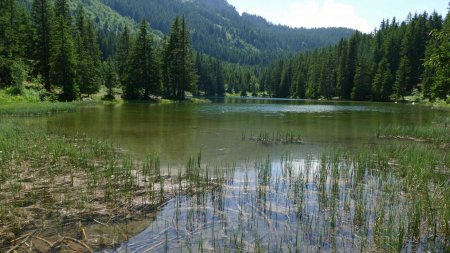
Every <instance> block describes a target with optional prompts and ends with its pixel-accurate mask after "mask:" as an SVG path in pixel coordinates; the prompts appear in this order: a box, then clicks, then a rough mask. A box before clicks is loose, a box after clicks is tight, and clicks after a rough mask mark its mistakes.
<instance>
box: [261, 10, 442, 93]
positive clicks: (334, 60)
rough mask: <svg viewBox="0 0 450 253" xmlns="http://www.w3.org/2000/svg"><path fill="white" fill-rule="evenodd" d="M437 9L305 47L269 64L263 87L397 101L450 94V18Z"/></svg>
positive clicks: (263, 72) (281, 91) (265, 88)
mask: <svg viewBox="0 0 450 253" xmlns="http://www.w3.org/2000/svg"><path fill="white" fill-rule="evenodd" d="M449 17H450V16H449V14H447V16H446V18H445V20H444V19H443V18H442V16H440V15H438V14H437V13H435V12H434V13H432V14H431V15H429V14H428V13H423V14H415V15H411V14H410V15H409V16H408V18H407V20H406V21H404V22H401V23H399V22H398V21H397V20H396V19H395V18H394V19H392V20H383V21H382V23H381V25H380V28H379V29H378V30H376V31H375V32H373V33H372V34H362V33H359V32H358V33H355V34H354V35H353V36H351V37H350V38H349V39H343V40H341V41H340V42H339V43H338V44H337V45H335V46H331V47H327V48H323V49H317V50H314V51H312V52H308V53H302V54H300V55H298V56H297V57H295V58H294V59H292V60H284V61H283V60H281V61H278V62H276V63H273V64H271V66H270V67H268V68H266V69H264V70H263V71H262V72H261V75H260V76H259V82H260V89H261V90H266V91H267V92H268V93H269V94H270V95H272V96H274V97H280V98H287V97H294V98H320V97H323V98H327V99H330V98H334V97H336V98H341V99H346V100H374V101H391V100H399V99H403V98H404V97H405V96H407V95H411V94H413V93H414V94H419V93H421V94H422V96H423V97H425V98H429V99H437V98H440V99H447V98H448V96H449V95H450V68H449V63H450V19H449Z"/></svg>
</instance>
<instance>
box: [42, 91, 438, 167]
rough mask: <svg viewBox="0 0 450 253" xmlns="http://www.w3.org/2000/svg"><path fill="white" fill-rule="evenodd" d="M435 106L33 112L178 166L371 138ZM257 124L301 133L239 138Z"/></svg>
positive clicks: (261, 104)
mask: <svg viewBox="0 0 450 253" xmlns="http://www.w3.org/2000/svg"><path fill="white" fill-rule="evenodd" d="M435 114H436V112H434V111H432V110H431V109H429V108H423V107H418V106H413V105H396V104H380V103H353V102H317V101H301V100H271V99H240V98H229V99H217V100H214V102H213V103H211V104H188V103H186V104H185V103H180V104H169V105H155V104H123V105H107V106H103V105H95V106H87V107H84V108H82V109H81V110H79V111H78V112H75V113H68V114H59V115H55V116H51V117H48V118H42V119H39V123H40V124H46V126H47V128H48V129H49V130H50V131H51V130H58V131H63V132H65V133H67V134H76V133H86V134H87V135H88V136H90V137H95V138H104V139H107V140H108V141H111V142H112V143H114V144H116V145H120V147H121V148H124V149H125V150H127V151H128V152H130V153H131V154H132V155H134V156H136V157H137V158H143V157H145V156H146V155H147V154H149V153H153V152H156V153H158V154H159V155H160V157H161V162H162V164H163V165H170V166H174V167H176V166H181V165H185V163H186V160H187V159H188V158H189V157H190V156H192V155H195V154H196V153H198V152H200V151H201V152H202V154H203V158H204V160H205V161H206V162H210V163H218V162H240V161H249V160H252V159H255V158H259V157H261V156H265V155H267V154H271V156H273V157H279V156H281V155H283V154H285V153H286V152H289V153H298V154H307V153H310V152H316V151H320V150H323V149H324V148H325V149H326V148H333V147H336V146H341V145H346V146H355V145H357V144H369V143H373V142H376V141H377V138H376V130H377V129H378V128H379V127H382V126H384V125H387V124H396V123H400V124H407V125H408V124H415V125H421V124H426V123H428V122H429V121H431V120H432V119H433V118H434V117H435ZM260 132H267V133H269V134H273V133H287V132H291V133H293V134H295V135H299V136H301V138H302V139H303V141H304V144H303V145H261V144H258V143H256V142H252V141H248V140H247V141H244V140H242V136H243V135H246V136H247V137H248V136H251V135H258V133H260Z"/></svg>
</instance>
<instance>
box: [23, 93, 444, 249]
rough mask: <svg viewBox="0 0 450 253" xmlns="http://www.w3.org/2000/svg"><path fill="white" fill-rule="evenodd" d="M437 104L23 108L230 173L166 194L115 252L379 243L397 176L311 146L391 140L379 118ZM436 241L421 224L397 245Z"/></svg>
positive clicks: (72, 128)
mask: <svg viewBox="0 0 450 253" xmlns="http://www.w3.org/2000/svg"><path fill="white" fill-rule="evenodd" d="M441 113H442V112H440V111H438V110H433V109H431V108H429V107H421V106H417V105H411V104H387V103H357V102H322V101H305V100H274V99H241V98H227V99H216V100H213V102H212V103H209V104H192V103H176V104H165V105H156V104H123V105H106V106H104V105H91V106H83V107H82V108H80V110H78V111H77V112H74V113H65V114H57V115H53V116H49V117H42V118H35V119H26V120H27V121H28V123H29V124H39V125H41V126H42V125H44V127H46V128H47V129H48V131H49V132H54V131H57V132H63V133H64V134H67V135H69V136H71V135H72V136H75V135H76V134H80V133H82V134H86V135H87V136H88V137H94V138H102V139H105V140H108V141H109V142H111V143H113V144H114V145H118V146H120V147H121V148H123V149H124V150H125V151H126V152H128V153H129V154H131V155H132V156H134V157H135V158H137V159H138V160H139V159H144V158H145V157H146V156H147V155H149V154H151V153H155V152H156V153H158V154H159V156H160V158H161V164H162V167H163V168H164V167H165V166H169V167H170V168H180V167H182V166H184V165H186V162H187V160H188V159H189V157H192V156H194V155H196V154H198V153H199V152H201V153H202V162H203V163H206V164H209V165H212V166H218V167H216V168H221V167H220V166H222V167H223V170H224V171H227V173H228V174H227V180H226V181H225V182H224V184H223V185H220V186H217V187H216V188H214V189H213V190H212V191H208V192H206V193H202V194H200V195H196V196H188V195H185V194H181V195H178V196H176V197H175V198H173V199H171V200H170V201H169V202H167V203H166V204H165V205H163V206H162V207H161V209H160V210H159V212H158V213H157V214H156V217H155V218H154V219H153V220H152V221H151V222H150V225H149V227H148V228H147V229H145V230H144V231H142V233H140V234H138V235H135V236H133V237H131V238H130V240H129V241H127V242H125V243H123V244H122V245H118V247H117V248H115V249H113V252H257V251H258V249H259V247H261V248H262V249H264V250H263V251H261V252H318V251H321V252H360V251H363V252H364V251H366V250H367V251H370V248H371V247H373V246H374V245H377V246H378V247H381V248H382V247H384V246H383V245H385V246H386V243H385V242H384V241H380V238H385V237H384V236H383V235H382V234H380V232H379V231H380V230H379V227H378V230H377V226H375V223H376V221H379V218H377V217H380V215H381V214H382V215H381V217H389V219H390V220H392V221H394V222H393V223H392V224H391V225H381V227H382V229H388V231H387V232H383V233H387V234H386V235H389V233H394V234H396V233H398V232H399V231H402V230H401V228H400V224H409V222H410V221H411V219H410V217H409V216H408V215H406V216H405V214H404V213H403V211H402V210H403V209H405V208H407V207H409V208H410V206H411V203H410V202H409V201H408V200H406V199H403V198H398V196H399V194H400V193H401V192H402V187H403V181H402V180H399V179H398V178H397V177H396V176H395V175H394V174H391V173H387V174H386V173H382V172H378V171H377V170H371V168H370V166H369V167H367V168H363V170H362V172H361V167H358V165H356V164H354V163H352V162H351V161H345V159H344V160H342V161H340V162H336V161H335V163H332V164H329V163H327V161H326V159H325V160H321V158H320V157H319V155H320V154H321V153H323V152H324V151H327V150H332V149H335V148H342V147H344V148H345V149H346V150H352V149H359V148H361V147H364V148H369V149H370V148H371V147H372V144H378V143H382V142H390V141H391V140H382V139H379V138H377V136H376V133H377V130H378V129H381V128H384V127H386V126H388V125H392V124H395V125H409V126H420V125H429V124H430V122H432V121H433V120H434V119H436V118H437V117H440V116H442V115H441ZM261 132H265V133H267V134H268V135H269V136H271V135H272V134H277V133H280V134H283V133H292V134H294V135H295V136H299V137H301V139H302V141H303V142H302V144H297V143H296V144H282V143H272V144H263V143H261V142H257V141H254V140H252V138H251V137H253V136H257V135H258V134H259V133H261ZM244 137H245V138H244ZM406 143H408V142H406ZM230 164H232V165H231V167H232V168H231V170H230ZM357 173H362V174H357ZM356 175H358V176H356ZM394 196H396V197H394ZM386 200H392V203H391V202H389V203H390V204H388V205H386V204H385V202H384V201H386ZM380 213H381V214H380ZM384 214H386V216H384ZM358 217H362V218H361V219H362V221H363V222H362V223H363V224H364V225H361V224H359V220H361V219H358ZM377 219H378V220H377ZM390 229H392V231H393V232H392V231H391V230H390ZM377 231H378V232H377ZM382 231H385V230H382ZM389 231H390V232H389ZM377 233H378V234H377ZM389 236H390V237H389V238H396V235H389ZM375 238H377V239H375ZM386 238H388V236H386ZM389 238H388V239H389ZM388 239H386V241H387V243H395V242H393V241H389V240H390V239H389V240H388ZM383 240H384V239H383ZM445 242H446V240H445V238H440V237H435V238H434V239H433V240H432V239H429V237H428V236H427V235H426V234H425V235H424V236H423V237H421V238H420V240H419V242H418V241H415V240H410V239H408V240H405V241H403V248H402V249H403V251H405V252H413V251H417V252H425V251H427V250H429V249H434V250H438V251H440V250H442V249H444V248H446V247H447V246H448V245H447V244H446V243H445ZM393 245H394V244H393ZM388 246H389V245H388ZM392 247H395V246H392ZM106 251H108V250H106Z"/></svg>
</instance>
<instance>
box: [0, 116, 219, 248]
mask: <svg viewBox="0 0 450 253" xmlns="http://www.w3.org/2000/svg"><path fill="white" fill-rule="evenodd" d="M0 128H1V129H2V131H0V204H1V207H2V208H0V217H1V219H0V238H2V240H1V241H0V242H1V244H0V248H1V249H5V246H6V245H8V244H9V243H10V242H11V240H13V239H15V238H17V237H19V236H20V235H22V234H23V233H26V232H27V231H33V230H37V231H46V230H48V229H49V226H50V227H51V226H53V225H51V224H58V225H62V224H64V226H66V228H65V230H64V233H63V232H61V235H64V234H67V235H68V236H71V237H72V236H75V235H73V233H74V232H75V231H76V230H74V229H70V227H73V226H75V225H76V224H77V223H78V222H82V223H83V224H85V222H87V224H86V225H89V221H91V222H92V220H103V219H105V220H106V221H105V222H104V223H106V224H110V225H111V226H112V227H114V226H115V225H114V224H111V222H114V223H116V222H119V221H121V220H126V219H128V218H127V217H129V215H130V214H132V217H136V216H138V215H140V214H143V213H145V212H147V211H149V210H157V209H158V206H160V205H161V204H163V203H165V202H166V201H167V200H168V199H170V198H173V197H174V196H175V194H177V192H184V191H186V190H187V189H188V187H189V191H188V192H190V193H191V194H196V193H197V191H206V190H208V189H209V187H212V186H213V183H212V181H211V180H212V179H211V178H206V177H204V175H210V174H209V173H210V172H200V171H199V170H200V169H201V168H202V169H203V166H202V165H199V163H200V162H201V160H200V158H199V159H197V160H196V165H195V171H194V172H192V173H191V174H192V175H193V176H192V175H189V176H185V175H184V173H182V172H181V170H180V179H179V181H177V180H178V179H176V178H174V177H171V176H169V175H164V174H163V173H162V171H161V168H160V161H159V157H158V155H157V154H151V155H149V157H148V159H147V160H146V161H144V162H141V161H137V160H135V159H133V158H132V157H131V156H130V155H129V154H127V153H124V152H123V151H122V150H121V149H119V148H117V147H115V146H113V145H111V144H110V143H108V142H106V141H103V140H93V139H89V138H86V136H83V135H79V136H72V137H67V136H65V135H63V134H57V133H48V132H47V131H46V130H44V129H40V128H32V127H29V126H26V125H21V124H18V122H17V121H15V120H13V119H2V120H1V121H0ZM212 176H214V175H211V177H212ZM216 178H219V176H216ZM191 180H195V182H190V181H191ZM178 182H179V183H178ZM98 210H101V211H98ZM38 216H42V217H43V219H44V220H45V222H44V223H42V226H41V225H39V224H38V223H36V224H34V225H33V224H31V225H30V222H32V221H33V220H34V219H35V217H38ZM60 219H61V220H60ZM59 220H60V221H59ZM60 222H62V223H60ZM86 240H89V238H88V239H86ZM118 242H119V241H116V243H118ZM24 243H25V242H24ZM86 243H93V245H94V246H95V245H96V244H95V240H92V241H87V242H86ZM23 245H26V244H23Z"/></svg>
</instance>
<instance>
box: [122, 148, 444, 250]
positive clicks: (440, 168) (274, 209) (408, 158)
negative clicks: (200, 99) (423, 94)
mask: <svg viewBox="0 0 450 253" xmlns="http://www.w3.org/2000/svg"><path fill="white" fill-rule="evenodd" d="M294 157H295V156H292V155H285V156H283V157H281V159H275V160H274V159H273V158H270V157H266V158H263V159H261V160H257V161H254V162H249V163H248V164H246V165H241V166H238V168H234V169H228V168H227V167H222V169H224V170H227V171H228V176H226V177H224V178H225V180H224V181H223V184H222V185H218V186H217V187H215V188H214V189H212V190H211V191H209V192H208V191H206V192H204V191H200V192H199V194H195V195H192V196H191V197H190V196H186V195H183V194H182V195H179V196H177V197H176V198H175V199H173V200H171V201H169V202H168V203H167V205H166V206H164V207H163V208H162V210H161V212H160V214H159V215H158V216H157V217H156V219H155V222H154V223H152V224H151V226H150V227H149V228H148V229H147V230H146V232H145V233H144V234H142V235H140V236H138V237H137V238H135V240H132V241H130V242H129V244H125V245H123V246H122V247H121V248H118V249H117V251H118V252H122V251H125V249H127V250H131V251H132V250H138V251H145V250H149V251H151V252H185V251H188V252H211V251H215V252H317V251H325V252H355V251H360V252H369V251H370V252H399V251H401V252H412V251H419V252H427V251H429V252H445V250H448V248H449V247H450V241H449V238H450V234H449V230H448V227H449V224H450V219H449V212H450V211H449V203H450V199H449V196H450V185H449V175H450V157H449V155H448V154H447V153H446V152H444V151H443V150H441V149H438V148H436V147H435V146H434V145H432V144H424V143H413V144H411V143H392V144H389V145H383V146H377V145H374V146H364V147H361V149H358V151H352V152H349V151H347V150H344V149H342V150H334V151H329V152H324V153H322V154H319V155H309V156H307V157H306V158H304V159H295V158H294ZM191 163H192V164H195V163H196V162H195V159H193V160H192V161H191ZM194 167H195V166H194ZM194 175H195V173H194ZM162 231H163V232H162Z"/></svg>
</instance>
